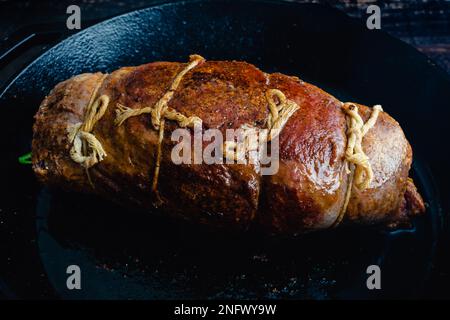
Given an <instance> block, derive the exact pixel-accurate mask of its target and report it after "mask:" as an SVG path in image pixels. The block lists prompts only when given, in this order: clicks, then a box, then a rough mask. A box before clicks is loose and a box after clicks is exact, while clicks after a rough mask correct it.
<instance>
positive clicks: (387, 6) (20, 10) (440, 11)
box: [0, 0, 450, 72]
mask: <svg viewBox="0 0 450 320" xmlns="http://www.w3.org/2000/svg"><path fill="white" fill-rule="evenodd" d="M293 1H296V2H315V3H324V4H329V5H331V6H333V7H336V8H338V9H340V10H342V11H344V12H346V13H347V14H349V15H350V16H352V17H362V18H365V17H367V14H366V8H367V6H368V5H370V4H376V5H378V6H380V8H381V14H382V20H381V28H382V30H384V31H386V32H388V33H389V34H391V35H393V36H395V37H397V38H399V39H402V40H403V41H405V42H407V43H409V44H411V45H413V46H414V47H416V48H417V49H418V50H420V51H421V52H423V53H425V54H426V55H427V56H429V57H430V58H431V59H433V60H434V61H436V62H437V64H438V65H440V66H441V67H442V68H444V69H445V70H446V71H447V72H450V1H448V0H428V1H427V0H385V1H383V0H378V1H377V0H339V1H336V0H335V1H332V0H315V1H311V0H309V1H305V0H293ZM159 2H161V0H135V1H133V0H127V1H124V0H121V1H113V0H82V1H79V0H78V1H77V0H58V1H49V0H34V1H21V0H0V39H1V41H0V52H2V51H3V50H4V49H5V46H6V43H7V41H5V40H8V38H9V37H10V36H11V34H13V33H14V32H17V31H18V30H20V29H21V28H25V27H28V26H33V25H35V24H52V25H53V26H55V27H56V28H60V29H61V30H62V31H67V30H66V19H67V14H66V8H67V7H68V6H69V5H71V4H77V5H79V6H80V8H81V18H82V28H83V27H87V26H88V25H90V24H92V23H93V22H96V21H97V20H104V19H106V18H109V17H112V16H115V15H118V14H121V13H124V12H128V11H132V10H135V9H139V8H143V7H146V6H149V5H151V4H153V3H159Z"/></svg>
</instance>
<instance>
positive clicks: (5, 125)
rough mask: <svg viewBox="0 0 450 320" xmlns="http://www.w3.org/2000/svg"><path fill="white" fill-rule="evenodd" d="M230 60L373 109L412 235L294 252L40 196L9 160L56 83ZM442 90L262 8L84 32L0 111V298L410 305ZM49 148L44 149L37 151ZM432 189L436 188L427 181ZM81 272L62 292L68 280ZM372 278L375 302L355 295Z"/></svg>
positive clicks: (321, 19)
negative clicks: (122, 70) (396, 132)
mask: <svg viewBox="0 0 450 320" xmlns="http://www.w3.org/2000/svg"><path fill="white" fill-rule="evenodd" d="M191 53H199V54H201V55H203V56H204V57H206V58H207V59H210V60H213V59H214V60H223V59H237V60H246V61H248V62H251V63H254V64H255V65H257V66H258V67H260V68H261V69H263V70H265V71H267V72H273V71H280V72H283V73H286V74H292V75H298V76H299V77H301V78H302V79H304V80H306V81H309V82H312V83H314V84H317V85H319V86H320V87H322V88H323V89H325V90H328V91H329V92H330V93H332V94H334V95H335V96H337V97H338V98H339V99H341V100H350V101H360V102H363V103H365V104H368V105H371V104H375V103H379V104H382V105H383V107H384V109H385V110H386V111H388V112H389V113H390V114H391V115H392V116H394V117H395V118H396V119H397V120H398V121H399V122H400V123H401V124H402V127H403V129H404V131H405V133H406V135H407V137H408V139H409V141H410V142H411V144H412V146H413V149H414V151H415V162H414V166H413V170H412V172H413V175H414V177H415V179H416V180H417V182H418V185H419V188H420V190H421V192H422V194H423V195H424V197H425V199H426V201H427V202H428V205H429V206H428V210H427V215H426V216H425V217H423V218H419V219H417V220H415V221H414V228H412V229H409V230H399V231H395V232H387V231H380V230H376V229H369V228H356V229H343V230H333V231H328V232H323V233H318V234H312V235H308V236H304V237H301V238H299V239H284V238H268V237H264V236H263V235H260V234H258V233H257V232H253V231H250V232H248V233H246V234H228V233H224V232H218V231H211V230H205V229H203V228H200V227H197V226H192V225H189V224H183V223H179V222H176V221H171V220H169V219H167V218H165V217H164V216H158V215H156V216H155V215H152V214H149V213H142V212H131V211H129V210H126V209H124V208H119V207H115V206H114V205H112V204H110V203H108V202H104V201H102V200H100V199H98V198H95V197H89V196H82V195H79V194H74V193H63V192H60V191H55V190H52V191H50V190H47V189H45V188H42V187H40V186H39V185H38V184H37V182H36V181H35V179H34V177H33V174H32V172H31V169H30V167H27V166H23V165H19V164H18V162H17V156H18V155H21V154H23V153H26V152H27V151H29V150H30V141H31V126H32V124H33V115H34V113H35V112H36V110H37V108H38V106H39V103H40V101H41V100H42V99H43V97H44V96H45V94H46V93H48V92H49V90H50V89H51V88H52V87H53V86H54V85H55V84H56V83H58V82H59V81H62V80H65V79H67V78H69V77H71V76H73V75H75V74H79V73H82V72H92V71H97V70H100V71H106V72H111V71H113V70H115V69H117V68H119V67H121V66H128V65H139V64H142V63H145V62H150V61H154V60H167V61H172V60H173V61H185V60H186V59H187V57H188V55H189V54H191ZM449 88H450V81H449V79H448V77H447V76H446V74H445V73H444V72H442V71H440V70H439V69H437V68H436V67H435V66H434V65H433V63H432V62H430V61H428V60H427V59H426V58H425V57H424V56H423V55H421V54H420V53H418V52H417V51H416V50H414V49H412V48H411V47H408V46H407V45H406V44H404V43H402V42H400V41H398V40H395V39H393V38H391V37H389V36H387V35H386V34H384V33H382V32H379V31H370V30H367V29H366V28H365V26H364V24H363V23H361V22H359V21H354V20H352V19H350V18H348V17H347V16H345V15H344V14H342V13H340V12H338V11H336V10H333V9H330V8H328V7H323V6H319V5H300V4H292V3H272V2H265V1H250V2H243V1H239V2H237V1H220V2H215V3H211V2H205V1H197V2H187V3H178V4H163V5H159V6H155V7H151V8H148V9H144V10H139V11H136V12H131V13H129V14H126V15H123V16H119V17H117V18H114V19H111V20H108V21H106V22H103V23H100V24H98V25H95V26H94V27H91V28H88V29H86V30H84V31H82V32H80V33H78V34H76V35H74V36H72V37H70V38H68V39H67V40H65V41H63V42H61V43H60V44H59V45H57V46H56V47H54V48H52V49H51V50H49V51H48V52H46V53H45V54H44V55H42V56H41V57H40V58H38V59H37V60H36V61H34V63H32V64H31V65H30V66H29V67H28V68H26V69H25V70H23V72H22V73H20V75H19V76H18V77H17V78H16V79H15V80H14V81H13V82H12V83H11V84H10V85H9V86H7V87H6V88H5V89H4V91H3V93H2V95H1V98H0V110H1V115H2V124H1V125H0V137H1V138H0V148H1V150H2V157H1V158H0V161H1V167H2V178H1V182H0V183H1V186H2V188H3V190H2V193H1V198H2V199H1V204H0V237H1V241H0V248H1V251H0V259H1V263H0V268H1V269H0V270H1V273H0V276H1V278H0V289H1V292H2V293H3V295H5V296H8V297H26V298H47V297H61V298H69V299H71V298H105V299H108V298H137V299H165V298H289V299H297V298H312V299H333V298H340V299H347V298H352V299H357V298H416V297H421V296H422V295H423V292H424V291H423V290H424V287H425V286H427V282H428V280H429V277H430V270H431V266H432V263H433V256H434V251H435V246H436V241H437V239H438V237H439V236H440V233H441V232H442V226H443V224H442V223H443V219H444V218H445V215H446V211H445V209H442V208H441V206H442V203H440V201H439V195H438V193H439V192H438V190H439V191H440V192H441V193H443V194H444V195H445V196H446V195H447V194H446V193H447V190H448V189H446V188H447V187H446V186H445V184H444V183H445V181H446V180H447V179H448V176H449V174H448V172H446V171H445V170H441V168H443V167H444V164H445V162H446V159H445V157H444V156H443V154H442V151H441V150H439V147H440V148H441V149H442V141H441V140H442V139H439V138H438V137H445V135H444V134H445V133H444V128H445V125H444V123H445V122H446V118H448V109H447V104H448V101H450V90H449ZM49 138H50V139H51V138H52V137H49ZM433 176H434V178H433ZM71 264H76V265H79V266H80V267H81V270H82V290H79V291H77V290H73V291H70V290H67V288H66V277H67V275H66V268H67V266H68V265H71ZM371 264H378V265H380V267H381V270H382V290H378V291H369V290H367V288H366V278H367V274H366V268H367V267H368V266H369V265H371Z"/></svg>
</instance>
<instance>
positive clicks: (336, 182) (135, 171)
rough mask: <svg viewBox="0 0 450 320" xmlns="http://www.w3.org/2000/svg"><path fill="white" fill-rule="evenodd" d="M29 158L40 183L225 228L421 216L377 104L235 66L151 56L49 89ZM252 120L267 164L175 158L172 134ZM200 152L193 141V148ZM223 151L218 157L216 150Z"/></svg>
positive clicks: (406, 151)
mask: <svg viewBox="0 0 450 320" xmlns="http://www.w3.org/2000/svg"><path fill="white" fill-rule="evenodd" d="M35 119H36V121H35V124H34V128H33V129H34V134H33V146H32V161H33V169H34V171H35V173H36V176H37V177H38V179H39V180H40V181H41V182H42V183H43V184H45V185H48V186H51V187H58V188H63V189H66V190H70V191H81V192H87V193H94V194H97V195H99V196H103V197H105V198H109V199H112V200H114V201H116V202H118V203H120V204H121V205H123V206H127V207H137V208H141V209H144V210H149V211H152V210H154V207H155V206H156V207H159V209H158V210H161V211H162V212H163V213H164V214H169V215H173V216H176V217H180V218H184V219H187V220H190V221H194V222H198V223H203V224H208V225H212V226H219V227H226V228H230V229H246V228H248V227H249V226H250V225H257V226H259V227H261V228H263V229H264V230H267V232H269V233H281V234H287V235H295V234H300V233H305V232H310V231H315V230H321V229H327V228H333V227H336V226H338V225H339V226H340V225H351V224H353V225H372V224H382V225H398V224H404V223H408V222H409V221H410V219H411V217H413V216H414V215H417V214H419V213H422V212H424V203H423V201H422V198H421V197H420V195H419V194H418V192H417V190H416V187H415V186H414V183H413V181H412V180H411V179H410V178H409V177H408V174H409V169H410V166H411V161H412V151H411V147H410V145H409V143H408V141H407V140H406V138H405V135H404V133H403V131H402V129H401V127H400V125H399V124H398V123H397V122H396V121H395V120H394V119H393V118H391V117H390V116H389V115H388V114H387V113H386V112H384V111H382V109H381V108H380V107H379V106H377V107H374V108H369V107H366V106H363V105H360V104H356V103H342V102H340V101H339V100H337V99H336V98H335V97H333V96H331V95H329V94H327V93H326V92H324V91H322V90H321V89H319V88H317V87H315V86H313V85H311V84H308V83H306V82H304V81H302V80H300V79H299V78H297V77H293V76H286V75H283V74H280V73H273V74H267V73H264V72H262V71H260V70H259V69H257V68H256V67H255V66H253V65H251V64H248V63H246V62H239V61H205V60H204V59H203V58H202V57H200V56H198V55H193V56H191V60H190V62H188V63H178V62H153V63H149V64H145V65H142V66H138V67H125V68H121V69H119V70H117V71H114V72H113V73H111V74H108V75H105V74H102V73H99V72H98V73H86V74H81V75H78V76H75V77H73V78H71V79H69V80H66V81H64V82H61V83H59V84H58V85H56V87H55V88H54V89H53V90H52V91H51V92H50V94H49V95H48V96H47V97H46V98H45V100H44V101H43V102H42V104H41V106H40V108H39V111H38V112H37V114H36V116H35ZM196 124H197V125H199V126H200V130H201V131H202V132H205V130H208V129H218V130H219V131H220V132H222V133H223V134H224V136H225V131H226V130H227V129H239V128H244V127H251V128H255V129H257V130H260V129H268V130H269V136H268V138H267V143H268V144H270V143H272V139H275V138H276V139H278V144H279V162H278V168H277V169H278V170H277V171H276V172H275V173H273V174H268V175H263V174H261V170H260V168H258V166H257V165H254V164H251V163H246V164H238V163H231V164H227V163H225V161H224V163H214V164H207V163H204V162H202V163H192V164H189V163H187V164H186V163H182V164H176V163H174V161H173V159H172V157H171V154H172V151H173V148H174V146H175V145H176V141H173V139H171V133H172V132H173V131H174V130H175V129H178V128H186V130H189V131H188V132H190V134H192V135H194V127H195V125H196ZM202 147H204V145H202ZM224 157H226V153H224Z"/></svg>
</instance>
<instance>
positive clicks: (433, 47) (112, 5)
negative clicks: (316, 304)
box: [0, 0, 450, 298]
mask: <svg viewBox="0 0 450 320" xmlns="http://www.w3.org/2000/svg"><path fill="white" fill-rule="evenodd" d="M159 2H162V1H158V0H156V1H155V0H137V1H131V0H128V1H112V0H83V1H75V0H60V1H48V0H40V1H37V0H35V1H18V0H0V56H1V54H2V53H3V52H5V50H7V49H8V48H10V47H11V45H13V44H14V43H15V42H16V41H17V39H20V38H21V36H23V35H24V34H27V33H29V32H30V31H35V30H36V31H41V30H53V31H55V30H56V31H58V32H61V33H63V34H64V33H67V32H68V33H69V34H70V33H74V32H77V30H75V31H68V30H67V29H66V19H67V16H68V15H67V14H66V8H67V7H68V6H69V5H71V4H77V5H79V6H80V7H81V17H82V28H86V27H88V26H89V25H92V24H94V23H96V22H99V21H102V20H105V19H107V18H110V17H112V16H116V15H118V14H121V13H125V12H128V11H132V10H135V9H139V8H144V7H147V6H149V5H151V4H154V3H159ZM297 2H318V3H325V4H328V5H331V6H333V7H336V8H338V9H340V10H342V11H344V12H346V13H347V14H349V15H350V16H352V17H356V18H366V17H367V16H368V15H367V14H366V8H367V6H368V5H370V4H377V5H379V6H380V8H381V14H382V20H381V24H382V25H381V27H382V30H383V31H385V32H388V33H389V34H391V35H392V36H394V37H396V38H399V39H401V40H403V41H405V42H406V43H408V44H410V45H412V46H414V47H416V48H417V49H418V50H419V51H421V52H423V53H424V54H426V55H427V56H428V57H429V58H430V59H432V60H433V61H435V62H436V64H437V65H439V66H440V67H442V68H443V69H444V70H446V71H447V72H448V73H449V72H450V22H449V20H450V0H449V1H443V0H440V1H438V0H434V1H433V0H429V1H424V0H397V1H393V0H390V1H369V0H358V1H357V0H354V1H352V0H341V1H302V0H298V1H297ZM30 54H31V55H32V54H33V52H31V53H30ZM386 54H387V55H388V54H389V52H386ZM0 214H1V212H0ZM439 250H440V251H438V259H437V264H439V265H440V267H439V268H438V269H436V270H435V280H434V283H433V286H432V287H433V290H432V291H431V290H430V292H429V294H428V295H427V296H428V297H430V298H433V297H448V286H449V285H450V266H449V259H448V257H449V252H447V251H448V250H447V248H446V247H442V248H439ZM0 263H2V262H1V261H0ZM0 298H1V296H0Z"/></svg>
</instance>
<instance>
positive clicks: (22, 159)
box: [19, 152, 31, 164]
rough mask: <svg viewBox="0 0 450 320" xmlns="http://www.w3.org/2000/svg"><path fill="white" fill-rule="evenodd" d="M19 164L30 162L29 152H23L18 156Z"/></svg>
mask: <svg viewBox="0 0 450 320" xmlns="http://www.w3.org/2000/svg"><path fill="white" fill-rule="evenodd" d="M19 163H20V164H31V152H28V153H26V154H24V155H23V156H20V157H19Z"/></svg>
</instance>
